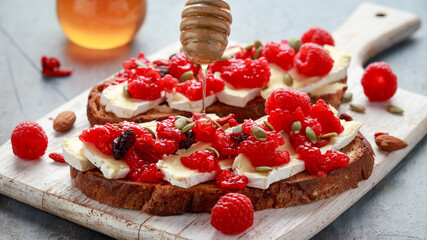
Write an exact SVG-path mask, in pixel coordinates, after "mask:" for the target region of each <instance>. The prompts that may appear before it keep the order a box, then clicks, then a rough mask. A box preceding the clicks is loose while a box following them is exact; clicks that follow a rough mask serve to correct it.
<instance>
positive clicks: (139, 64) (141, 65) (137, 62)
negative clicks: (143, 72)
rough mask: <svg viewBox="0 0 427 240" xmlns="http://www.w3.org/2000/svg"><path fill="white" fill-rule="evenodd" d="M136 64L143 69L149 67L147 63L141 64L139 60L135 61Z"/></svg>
mask: <svg viewBox="0 0 427 240" xmlns="http://www.w3.org/2000/svg"><path fill="white" fill-rule="evenodd" d="M135 64H136V65H137V66H138V67H143V68H146V67H148V66H147V65H145V63H143V62H141V61H139V60H135Z"/></svg>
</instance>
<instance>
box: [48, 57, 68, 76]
mask: <svg viewBox="0 0 427 240" xmlns="http://www.w3.org/2000/svg"><path fill="white" fill-rule="evenodd" d="M41 62H42V73H43V74H44V75H45V76H49V77H66V76H70V75H71V73H72V71H71V70H62V69H59V67H60V66H61V63H60V62H59V61H58V59H56V58H54V57H51V58H48V57H46V56H43V57H42V58H41Z"/></svg>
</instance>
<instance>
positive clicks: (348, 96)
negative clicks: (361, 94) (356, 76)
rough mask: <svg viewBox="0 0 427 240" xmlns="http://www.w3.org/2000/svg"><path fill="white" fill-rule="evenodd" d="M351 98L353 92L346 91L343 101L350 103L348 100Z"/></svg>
mask: <svg viewBox="0 0 427 240" xmlns="http://www.w3.org/2000/svg"><path fill="white" fill-rule="evenodd" d="M351 99H353V93H351V92H345V93H344V96H343V98H342V102H343V103H348V102H350V101H351Z"/></svg>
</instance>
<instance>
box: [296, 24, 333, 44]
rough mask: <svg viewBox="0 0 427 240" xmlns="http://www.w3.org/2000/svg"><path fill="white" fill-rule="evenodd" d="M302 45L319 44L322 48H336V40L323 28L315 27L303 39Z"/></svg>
mask: <svg viewBox="0 0 427 240" xmlns="http://www.w3.org/2000/svg"><path fill="white" fill-rule="evenodd" d="M301 42H302V43H317V44H319V45H321V46H323V45H325V44H327V45H331V46H334V45H335V43H334V39H333V38H332V36H331V34H329V32H328V31H326V30H325V29H323V28H320V27H313V28H310V29H309V30H308V31H307V32H305V33H304V34H303V35H302V37H301Z"/></svg>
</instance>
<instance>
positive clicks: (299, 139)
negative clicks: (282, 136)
mask: <svg viewBox="0 0 427 240" xmlns="http://www.w3.org/2000/svg"><path fill="white" fill-rule="evenodd" d="M330 140H331V139H330V138H321V139H318V140H317V141H316V143H315V144H313V143H312V142H311V141H310V140H308V138H307V137H306V135H305V133H304V131H300V132H299V133H298V134H297V133H294V132H290V133H289V141H290V142H291V144H292V146H293V147H294V148H295V149H297V148H298V147H299V146H301V145H305V146H310V147H317V148H321V147H323V146H325V145H327V144H328V143H329V141H330Z"/></svg>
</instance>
